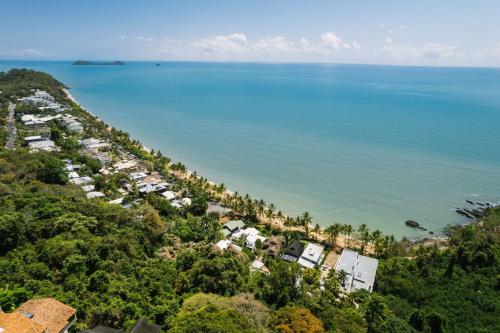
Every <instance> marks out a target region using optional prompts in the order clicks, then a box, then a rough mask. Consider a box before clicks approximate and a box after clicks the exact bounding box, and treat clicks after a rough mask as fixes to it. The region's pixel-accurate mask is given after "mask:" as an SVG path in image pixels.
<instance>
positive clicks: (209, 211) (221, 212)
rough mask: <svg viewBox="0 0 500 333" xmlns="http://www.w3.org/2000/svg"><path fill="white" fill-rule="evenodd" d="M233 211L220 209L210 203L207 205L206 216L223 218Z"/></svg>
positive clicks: (224, 208)
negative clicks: (215, 215) (214, 215)
mask: <svg viewBox="0 0 500 333" xmlns="http://www.w3.org/2000/svg"><path fill="white" fill-rule="evenodd" d="M232 211H233V210H232V209H230V208H226V207H222V206H221V205H219V204H217V203H214V202H210V203H208V208H207V211H206V213H207V214H217V215H219V217H224V216H226V215H228V214H229V213H231V212H232Z"/></svg>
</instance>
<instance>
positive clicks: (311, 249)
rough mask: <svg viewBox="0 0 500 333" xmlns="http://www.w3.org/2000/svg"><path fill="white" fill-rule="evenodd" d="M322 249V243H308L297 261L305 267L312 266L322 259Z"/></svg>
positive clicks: (319, 262)
mask: <svg viewBox="0 0 500 333" xmlns="http://www.w3.org/2000/svg"><path fill="white" fill-rule="evenodd" d="M323 250H324V247H323V245H319V244H315V243H309V244H307V246H306V248H305V249H304V251H303V252H302V255H301V256H300V258H299V260H297V263H298V264H300V265H302V266H303V267H305V268H314V267H316V266H317V265H319V264H321V262H322V261H323V258H324V255H323Z"/></svg>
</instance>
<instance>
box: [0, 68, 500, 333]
mask: <svg viewBox="0 0 500 333" xmlns="http://www.w3.org/2000/svg"><path fill="white" fill-rule="evenodd" d="M61 87H63V85H62V84H60V83H59V82H57V81H56V80H55V79H53V78H52V77H51V76H50V75H48V74H44V73H39V72H34V71H28V70H12V71H10V72H8V73H0V91H2V92H3V93H2V97H1V98H2V102H3V104H4V105H5V103H6V101H7V98H9V97H11V96H14V95H16V96H24V95H26V94H28V93H29V89H30V88H40V89H44V90H46V91H49V92H50V93H51V94H53V95H54V96H56V97H57V98H59V99H64V94H63V92H62V91H61V90H60V89H61ZM13 100H14V99H13ZM66 102H68V103H70V102H69V101H66ZM70 104H71V103H70ZM71 105H72V107H73V108H74V110H75V113H77V114H81V115H83V114H84V111H83V110H81V109H79V108H78V107H77V106H76V105H74V104H71ZM4 114H5V113H4V112H2V117H4ZM87 119H88V121H95V120H93V118H92V117H90V116H89V117H88V118H87ZM2 120H3V119H2ZM104 129H105V127H104V125H102V124H98V123H95V125H94V126H91V129H89V130H88V131H90V130H91V131H101V132H102V133H103V134H102V135H107V136H108V138H109V139H110V140H114V141H115V142H118V141H119V142H120V144H121V146H123V147H125V148H126V149H127V150H129V151H132V152H135V153H136V154H137V155H138V156H140V157H141V158H145V159H146V158H147V159H150V160H148V163H149V164H150V165H151V168H152V169H155V168H158V169H159V170H160V169H161V168H162V167H163V166H162V163H161V162H164V161H166V160H168V159H167V158H166V157H163V156H161V154H156V155H154V156H151V155H148V154H145V153H144V152H143V151H141V150H140V149H139V148H138V147H140V144H139V143H137V142H135V141H133V140H130V139H129V138H128V136H127V135H126V134H124V133H123V132H120V131H117V130H114V129H113V131H105V130H104ZM58 131H59V133H58ZM61 131H62V130H60V129H58V128H57V126H55V125H54V127H53V128H52V132H51V135H53V136H54V139H55V140H58V142H59V145H60V146H61V151H59V152H39V153H33V152H29V151H28V150H27V149H26V148H23V147H18V148H17V149H15V150H6V149H4V148H1V149H0V306H1V308H2V309H3V311H6V312H9V311H11V310H13V309H14V308H16V307H17V306H18V305H19V304H20V303H22V302H24V301H25V300H27V299H28V298H32V297H54V298H56V299H58V300H60V301H61V302H64V303H66V304H69V305H71V306H72V307H74V308H75V309H77V310H78V312H77V317H78V322H77V324H76V325H75V326H74V327H73V328H72V330H73V331H74V332H77V331H78V329H80V328H86V327H93V326H94V325H97V324H103V325H108V326H111V327H116V328H127V329H128V328H130V327H131V326H132V325H133V324H134V323H135V320H137V319H138V318H148V319H150V320H151V321H152V322H155V323H157V324H159V325H162V326H163V329H162V330H163V332H205V333H209V332H339V333H340V332H352V333H356V332H432V333H438V332H478V333H479V332H500V265H499V258H500V242H499V235H500V209H492V210H491V212H490V214H489V216H488V217H487V218H485V219H484V220H483V221H480V222H477V223H473V224H469V225H464V226H453V227H449V228H448V229H447V230H446V234H447V236H448V241H447V242H446V244H445V245H444V246H443V245H441V246H439V247H438V246H437V245H425V246H424V245H419V244H418V243H416V244H414V245H413V246H407V245H406V246H404V247H403V246H401V247H400V249H404V250H398V251H397V252H394V253H393V252H391V253H387V252H384V253H383V254H381V256H380V257H379V260H380V261H379V269H378V272H377V279H376V284H375V289H374V292H372V293H368V292H365V291H359V292H354V293H351V294H349V295H342V294H341V293H340V289H339V276H337V274H335V273H330V274H329V275H328V276H327V277H326V278H325V279H324V281H323V283H322V286H320V271H319V269H307V270H305V269H302V268H300V267H299V266H298V265H297V264H295V263H289V262H286V261H283V260H280V259H273V258H270V257H266V260H265V263H266V266H267V267H268V268H269V271H270V273H269V274H265V273H262V272H259V271H256V272H251V271H250V269H249V266H250V263H251V262H252V261H253V259H254V258H255V253H253V252H251V251H248V250H246V249H245V250H244V251H242V252H239V253H233V252H230V251H226V252H220V251H217V250H215V249H214V247H213V243H214V242H216V241H217V240H219V239H222V234H221V232H220V230H221V226H220V224H219V222H218V220H217V218H216V217H215V216H213V215H206V214H205V213H204V211H205V210H206V201H207V200H208V199H209V196H210V194H209V193H204V192H203V189H202V188H193V187H190V188H189V191H190V192H191V193H192V194H193V204H192V205H191V207H189V208H186V209H177V208H174V207H172V206H171V205H170V204H169V203H168V202H167V201H166V200H164V199H162V198H161V197H159V196H155V195H149V196H148V197H147V198H146V200H144V201H143V202H142V203H141V204H140V205H138V206H133V208H122V207H120V206H118V205H112V204H108V203H106V202H105V201H102V200H88V199H87V198H86V196H85V195H84V193H83V192H82V190H81V189H80V188H78V187H77V186H75V185H71V184H69V183H68V182H67V177H66V172H65V170H64V163H62V159H64V158H72V159H74V160H77V161H79V162H80V163H81V164H82V165H83V167H84V168H83V172H84V173H86V174H88V175H92V176H93V177H95V179H96V186H99V187H100V188H103V191H104V190H106V191H108V192H109V193H114V191H115V187H116V184H119V182H120V179H119V176H115V177H114V178H113V177H109V178H106V179H101V178H99V176H96V175H95V174H94V172H95V171H96V170H98V169H99V168H100V165H99V164H98V162H97V161H95V160H92V159H89V158H88V157H86V156H82V155H81V154H80V153H79V151H78V149H77V145H75V144H74V142H73V141H72V140H74V139H73V138H71V137H69V136H68V135H67V133H64V132H62V133H61ZM95 133H96V132H94V133H92V134H95ZM183 186H187V185H186V184H184V185H183ZM130 199H133V198H130ZM244 218H246V217H244ZM248 222H249V223H254V221H253V222H252V219H251V217H248ZM273 232H274V231H273ZM297 234H300V236H301V237H302V238H303V239H307V235H306V234H305V233H302V232H300V231H295V232H294V233H293V234H291V233H290V234H287V233H286V232H285V235H286V236H287V238H292V237H296V236H297ZM332 272H333V271H332Z"/></svg>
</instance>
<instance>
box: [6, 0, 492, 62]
mask: <svg viewBox="0 0 500 333" xmlns="http://www.w3.org/2000/svg"><path fill="white" fill-rule="evenodd" d="M0 8H1V9H2V15H1V18H0V31H1V33H0V59H65V60H72V59H123V60H199V61H264V62H337V63H375V64H401V65H431V66H433V65H434V66H500V1H496V0H491V1H486V0H474V1H472V0H470V1H469V0H440V1H436V0H433V1H430V0H414V1H410V0H406V1H397V0H393V1H389V0H377V1H374V0H365V1H356V0H351V1H334V0H330V1H324V0H286V1H285V0H281V1H277V0H265V1H261V0H254V1H243V0H241V1H236V0H233V1H230V0H205V1H189V0H186V1H152V0H143V1H129V0H120V1H106V0H101V1H96V0H86V1H78V0H73V1H70V0H66V1H62V0H52V1H48V0H47V1H43V0H36V1H35V0H32V1H28V0H26V1H23V0H0Z"/></svg>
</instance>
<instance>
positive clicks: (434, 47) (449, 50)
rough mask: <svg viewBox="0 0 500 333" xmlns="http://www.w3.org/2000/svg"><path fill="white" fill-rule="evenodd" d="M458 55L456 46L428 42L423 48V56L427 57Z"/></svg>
mask: <svg viewBox="0 0 500 333" xmlns="http://www.w3.org/2000/svg"><path fill="white" fill-rule="evenodd" d="M456 55H458V53H457V52H456V46H451V45H444V44H438V43H427V44H425V45H424V47H423V48H422V56H424V57H425V58H441V57H453V56H456Z"/></svg>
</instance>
